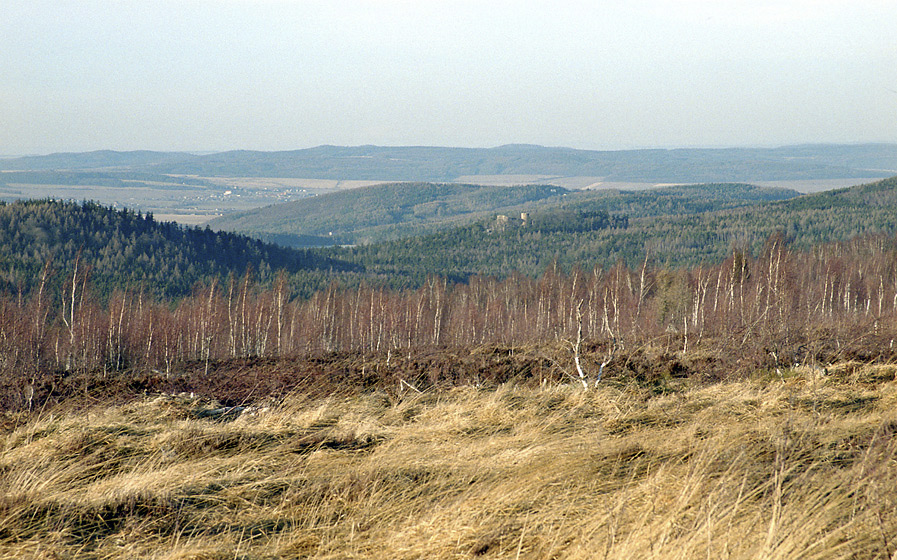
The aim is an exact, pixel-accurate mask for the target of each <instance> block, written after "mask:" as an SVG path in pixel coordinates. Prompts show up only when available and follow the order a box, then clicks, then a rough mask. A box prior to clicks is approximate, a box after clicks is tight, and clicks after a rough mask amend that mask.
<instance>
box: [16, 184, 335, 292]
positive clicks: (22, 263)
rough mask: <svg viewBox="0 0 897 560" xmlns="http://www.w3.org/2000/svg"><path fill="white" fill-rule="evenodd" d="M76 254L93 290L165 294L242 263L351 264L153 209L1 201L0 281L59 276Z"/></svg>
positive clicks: (254, 266) (301, 267)
mask: <svg viewBox="0 0 897 560" xmlns="http://www.w3.org/2000/svg"><path fill="white" fill-rule="evenodd" d="M76 262H78V263H79V265H80V268H81V274H82V275H83V274H84V271H88V274H89V276H90V280H91V284H92V286H93V287H94V288H96V289H98V290H99V292H100V293H109V292H110V291H112V290H114V289H125V288H135V289H141V290H144V291H147V292H149V293H153V294H155V295H158V296H164V297H169V298H170V297H179V296H183V295H186V294H188V293H190V291H191V290H192V289H193V287H194V285H195V284H196V283H197V282H200V281H204V282H208V281H210V280H212V279H218V280H223V279H225V278H226V277H227V276H228V275H234V276H239V275H242V274H244V273H245V272H246V271H247V269H250V270H252V271H253V273H254V275H255V276H256V277H257V278H260V279H270V278H271V277H272V276H273V274H274V272H275V271H277V270H284V271H285V272H286V273H288V274H308V273H311V272H313V271H316V270H323V271H326V273H330V272H331V271H341V270H348V268H350V267H345V266H343V265H342V264H341V263H338V262H335V261H332V260H330V259H328V258H326V257H321V256H319V255H316V254H313V253H310V252H306V251H298V250H294V249H286V248H283V247H279V246H276V245H271V244H267V243H262V242H260V241H258V240H255V239H251V238H248V237H245V236H242V235H237V234H233V233H226V232H213V231H212V230H210V229H199V228H185V227H181V226H178V225H176V224H173V223H170V222H164V223H160V222H157V221H155V220H154V219H153V217H152V215H148V214H147V215H142V214H140V213H135V212H132V211H129V210H116V209H113V208H108V207H105V206H101V205H99V204H95V203H83V204H77V203H71V202H56V201H49V200H37V201H24V202H15V203H10V204H4V203H0V288H2V289H3V290H4V291H26V292H27V291H30V290H31V289H34V288H35V284H36V280H37V279H38V278H39V277H40V274H41V270H42V269H43V267H44V266H45V265H49V267H50V269H49V270H51V271H56V272H57V273H58V272H62V274H56V276H55V281H56V282H57V283H60V282H62V276H63V275H67V274H70V273H71V271H72V270H73V269H74V268H75V263H76ZM322 274H324V273H322Z"/></svg>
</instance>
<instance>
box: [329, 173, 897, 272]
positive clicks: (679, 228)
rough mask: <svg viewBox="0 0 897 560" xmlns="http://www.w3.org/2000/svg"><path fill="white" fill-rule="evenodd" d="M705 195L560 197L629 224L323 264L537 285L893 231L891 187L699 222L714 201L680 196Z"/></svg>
mask: <svg viewBox="0 0 897 560" xmlns="http://www.w3.org/2000/svg"><path fill="white" fill-rule="evenodd" d="M704 188H705V187H676V188H674V189H671V190H670V191H668V192H667V193H662V192H660V191H657V192H655V191H652V192H645V193H613V194H605V195H602V196H599V197H596V198H595V199H593V200H578V199H576V198H573V197H568V198H569V200H570V201H571V202H570V204H569V209H571V210H578V211H602V210H604V209H606V208H613V209H618V210H619V212H620V213H619V214H614V215H615V216H617V217H618V218H622V217H626V218H627V220H626V222H625V224H624V223H623V222H622V221H620V220H617V221H614V222H613V223H609V224H608V227H604V228H595V229H592V230H589V231H564V230H562V229H559V228H554V229H553V230H550V231H541V230H538V229H535V228H532V227H528V226H527V225H526V224H523V223H519V222H515V221H510V222H509V223H508V225H507V227H495V225H496V224H495V220H486V221H480V222H478V223H475V224H472V225H467V226H464V227H459V228H455V229H451V230H447V231H443V232H439V233H435V234H431V235H427V236H421V237H415V238H408V239H401V240H397V241H392V242H389V243H382V244H376V245H370V246H359V247H353V248H342V249H331V250H329V252H327V253H325V254H328V255H331V256H332V257H334V258H339V259H346V260H349V261H351V262H354V263H357V264H358V265H360V266H364V267H365V268H366V269H367V270H368V271H369V272H374V271H376V272H379V273H382V274H396V273H402V274H411V275H413V276H416V277H418V278H420V277H421V275H425V274H430V273H435V274H440V275H444V276H447V277H450V278H457V279H461V278H466V277H468V276H470V275H472V274H489V275H498V276H505V275H508V274H511V273H513V272H521V273H523V274H526V275H530V276H537V275H539V274H541V273H542V272H543V271H544V270H545V269H546V268H547V267H548V266H549V265H551V264H552V263H556V264H558V265H560V266H561V268H563V269H565V270H570V269H571V268H572V267H574V266H581V267H585V268H591V267H594V266H602V267H609V266H612V265H613V264H614V263H616V262H617V261H618V260H621V259H622V260H624V261H626V262H627V263H628V264H629V265H631V266H635V265H636V264H637V263H638V262H640V261H642V260H644V259H645V258H646V257H648V258H650V259H652V261H653V262H656V263H658V264H665V265H668V266H694V265H699V264H702V263H716V262H719V261H721V260H722V259H723V258H725V256H726V255H727V254H728V253H729V252H730V251H731V250H732V248H733V247H737V248H741V249H743V250H746V251H748V252H751V253H754V254H756V253H757V252H758V251H759V249H760V248H761V247H762V245H763V243H765V241H766V240H767V239H768V238H769V237H770V236H771V235H773V234H775V233H777V232H779V233H782V234H783V235H784V237H785V239H786V240H787V241H788V242H789V243H790V244H792V245H793V246H794V247H798V248H809V247H810V246H812V245H814V244H818V243H822V242H827V241H838V240H844V239H849V238H850V237H853V236H855V235H859V234H864V233H873V232H883V233H893V232H894V231H897V177H894V178H891V179H886V180H883V181H879V182H876V183H872V184H868V185H861V186H858V187H852V188H849V189H841V190H838V191H830V192H824V193H817V194H809V195H803V196H800V197H798V198H792V199H790V200H784V201H772V202H765V203H761V204H751V205H747V206H745V205H742V206H741V207H730V208H727V209H721V210H719V209H717V210H714V211H708V212H700V209H701V207H705V208H707V207H709V208H713V207H714V205H715V204H716V202H715V201H702V200H701V199H700V198H697V199H696V198H694V197H684V198H683V197H681V196H679V195H680V194H681V193H688V192H689V191H691V190H694V189H699V190H701V189H704ZM701 192H705V191H703V190H701ZM707 192H710V193H714V192H715V193H717V194H719V195H720V196H724V195H725V193H726V192H727V191H726V189H725V188H722V187H710V188H709V191H707ZM677 193H678V194H677ZM692 194H694V193H692ZM733 204H734V203H733Z"/></svg>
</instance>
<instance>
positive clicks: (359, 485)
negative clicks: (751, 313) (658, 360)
mask: <svg viewBox="0 0 897 560" xmlns="http://www.w3.org/2000/svg"><path fill="white" fill-rule="evenodd" d="M779 374H780V375H779ZM895 374H897V367H894V366H888V365H868V364H860V363H842V364H837V365H834V366H831V367H829V368H828V370H827V371H825V372H823V371H822V370H820V369H816V368H809V367H797V368H793V369H786V370H781V371H780V372H778V373H776V372H773V373H771V374H768V375H767V374H763V375H758V376H755V377H754V378H745V379H741V380H738V381H725V382H712V383H708V382H698V381H697V380H695V379H677V378H675V377H671V378H669V379H668V380H667V385H666V386H665V390H664V391H657V390H656V387H655V386H653V385H651V384H646V383H638V382H635V381H627V380H625V379H623V378H616V379H609V380H605V381H603V382H602V383H601V384H599V385H598V387H597V388H595V389H594V390H589V391H584V390H582V388H581V386H579V385H577V384H575V383H572V382H571V383H559V382H558V381H557V380H555V381H551V382H548V383H542V384H541V385H533V384H521V383H515V382H506V383H502V384H498V385H492V386H488V387H486V388H483V387H480V388H478V387H476V386H474V385H466V386H456V387H443V388H440V387H438V386H432V387H431V388H429V389H425V390H423V391H422V392H416V391H415V390H413V389H410V388H408V389H406V391H405V392H403V393H398V392H397V391H387V390H384V389H372V390H368V391H359V392H356V393H354V394H344V395H341V396H318V395H311V394H308V393H298V392H294V393H292V394H289V395H287V396H285V397H283V398H280V399H277V400H276V401H271V402H267V401H262V400H261V399H259V401H258V402H257V403H255V404H256V405H257V406H254V407H249V408H246V409H244V410H242V414H240V415H239V416H238V417H237V418H236V419H232V418H233V416H216V415H209V414H200V412H201V411H209V410H219V409H220V403H214V402H210V401H208V400H204V399H202V398H199V397H191V396H189V395H161V394H159V395H152V394H150V395H147V396H144V397H140V398H137V399H135V400H132V401H131V402H126V403H120V404H115V405H109V404H95V405H93V406H82V407H80V408H77V409H75V408H71V407H69V408H63V407H47V408H45V409H44V410H42V411H41V412H40V413H33V414H31V415H30V416H29V415H25V414H24V413H21V414H16V415H8V416H7V418H6V421H5V424H4V429H3V432H2V436H0V437H2V439H0V449H2V454H0V496H2V497H0V557H2V558H60V559H61V558H97V559H118V558H122V559H123V558H157V559H175V558H177V559H188V558H189V559H197V560H198V559H225V558H227V559H232V558H244V559H255V558H259V559H263V558H265V559H267V558H271V559H274V558H394V559H406V558H407V559H416V558H532V559H536V558H538V559H542V558H544V559H548V558H557V559H561V558H563V559H580V558H582V559H586V558H589V559H591V558H621V559H622V558H627V559H628V558H733V559H734V558H781V559H786V558H789V559H790V558H795V559H796V558H801V559H806V558H819V559H822V558H826V559H828V558H893V557H894V556H895V554H897V439H895V437H894V435H895V433H897V382H895ZM216 418H217V419H218V420H219V421H216V420H215V419H216ZM222 420H229V421H222Z"/></svg>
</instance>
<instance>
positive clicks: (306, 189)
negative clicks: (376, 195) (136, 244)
mask: <svg viewBox="0 0 897 560" xmlns="http://www.w3.org/2000/svg"><path fill="white" fill-rule="evenodd" d="M185 178H187V179H191V180H196V179H199V180H201V181H202V182H203V183H205V184H201V185H191V184H187V185H185V184H183V181H182V179H185ZM2 180H3V174H2V173H0V200H7V201H11V200H18V199H23V198H34V199H41V198H53V199H63V200H77V201H82V200H91V201H95V202H99V203H100V204H103V205H108V206H114V207H116V208H130V209H133V210H139V211H142V212H152V213H153V214H154V215H155V216H156V217H157V218H158V219H160V220H163V221H176V222H178V223H182V224H187V225H200V224H204V223H206V222H208V221H209V220H211V219H213V218H215V217H218V216H221V215H223V214H229V213H232V212H241V211H245V210H251V209H254V208H260V207H263V206H269V205H271V204H276V203H279V202H289V201H293V200H298V199H301V198H306V197H309V196H316V195H319V194H324V193H328V192H334V191H340V190H347V189H354V188H359V187H365V186H369V185H373V184H377V183H378V182H377V181H336V180H327V179H294V178H279V177H195V176H190V177H188V176H185V175H181V176H174V175H173V176H171V182H165V181H164V180H156V181H148V180H124V181H122V182H121V183H120V184H119V185H118V186H110V185H101V184H63V183H56V184H45V183H12V182H10V183H6V184H4V183H3V181H2Z"/></svg>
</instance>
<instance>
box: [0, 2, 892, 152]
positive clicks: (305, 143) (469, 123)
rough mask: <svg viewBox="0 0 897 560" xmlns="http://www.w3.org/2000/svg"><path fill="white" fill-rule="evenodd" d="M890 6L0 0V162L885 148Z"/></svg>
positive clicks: (888, 112) (889, 88)
mask: <svg viewBox="0 0 897 560" xmlns="http://www.w3.org/2000/svg"><path fill="white" fill-rule="evenodd" d="M895 29H897V2H894V1H893V0H853V1H851V2H845V1H840V0H839V1H832V0H779V1H772V0H769V1H767V0H756V1H742V0H717V1H713V2H705V1H698V0H684V1H673V0H666V1H665V0H619V1H593V2H585V1H582V2H580V1H573V0H553V1H547V0H546V1H526V0H524V1H516V2H511V1H502V0H499V1H485V0H484V1H463V0H444V1H426V0H417V1H411V0H354V1H352V0H327V1H302V0H296V1H290V0H219V1H206V2H199V1H193V0H176V1H167V0H161V1H151V0H144V1H139V0H121V1H92V0H76V1H70V0H37V1H34V0H0V154H24V153H49V152H54V151H86V150H95V149H115V150H132V149H153V150H196V151H213V150H228V149H256V150H288V149H298V148H306V147H311V146H316V145H320V144H337V145H358V144H381V145H440V146H468V147H475V146H477V147H488V146H497V145H501V144H507V143H533V144H543V145H551V146H570V147H576V148H590V149H623V148H633V147H679V146H771V145H781V144H794V143H805V142H849V143H853V142H869V141H885V142H897V39H895V35H894V30H895Z"/></svg>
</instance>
